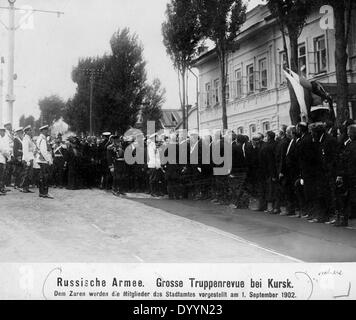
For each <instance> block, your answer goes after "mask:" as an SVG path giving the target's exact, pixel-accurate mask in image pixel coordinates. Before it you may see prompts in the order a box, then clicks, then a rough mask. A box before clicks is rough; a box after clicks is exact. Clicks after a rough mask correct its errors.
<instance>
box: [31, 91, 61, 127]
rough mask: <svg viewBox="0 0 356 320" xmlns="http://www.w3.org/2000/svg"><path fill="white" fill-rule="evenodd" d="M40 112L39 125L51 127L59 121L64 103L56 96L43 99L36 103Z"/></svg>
mask: <svg viewBox="0 0 356 320" xmlns="http://www.w3.org/2000/svg"><path fill="white" fill-rule="evenodd" d="M38 105H39V107H40V111H41V117H40V119H41V123H42V124H43V125H44V124H48V125H51V124H52V123H53V122H54V121H57V120H59V119H60V118H61V117H62V115H63V111H64V109H65V102H64V101H63V99H62V98H60V97H59V96H57V95H52V96H49V97H45V98H43V99H41V100H40V101H39V102H38Z"/></svg>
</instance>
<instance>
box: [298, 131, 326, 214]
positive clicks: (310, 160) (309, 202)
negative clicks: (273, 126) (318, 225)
mask: <svg viewBox="0 0 356 320" xmlns="http://www.w3.org/2000/svg"><path fill="white" fill-rule="evenodd" d="M298 128H299V129H298V130H300V138H299V141H298V163H299V179H298V184H299V185H300V186H302V187H303V188H304V196H305V212H306V214H304V215H303V216H302V217H303V218H308V219H309V220H313V219H314V218H316V217H317V205H318V200H317V198H316V195H317V194H318V192H317V187H316V184H315V183H316V181H317V177H318V175H319V172H320V170H321V159H320V158H319V157H318V145H317V143H316V142H315V141H314V140H313V138H312V136H311V134H310V133H309V131H308V127H307V126H298Z"/></svg>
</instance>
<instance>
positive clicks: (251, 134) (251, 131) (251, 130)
mask: <svg viewBox="0 0 356 320" xmlns="http://www.w3.org/2000/svg"><path fill="white" fill-rule="evenodd" d="M256 131H257V128H256V125H255V124H251V125H250V136H251V137H253V136H254V134H255V133H256Z"/></svg>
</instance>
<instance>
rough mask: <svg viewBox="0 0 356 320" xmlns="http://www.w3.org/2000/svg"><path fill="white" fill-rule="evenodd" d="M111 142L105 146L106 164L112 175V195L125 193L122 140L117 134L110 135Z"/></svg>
mask: <svg viewBox="0 0 356 320" xmlns="http://www.w3.org/2000/svg"><path fill="white" fill-rule="evenodd" d="M112 140H113V143H112V144H110V145H109V146H108V147H107V164H108V168H109V170H110V173H111V174H112V176H113V185H112V193H113V195H114V196H120V195H125V192H124V190H123V187H124V183H125V182H124V176H125V167H126V165H125V150H124V148H123V145H122V143H123V141H122V139H120V137H119V136H113V137H112Z"/></svg>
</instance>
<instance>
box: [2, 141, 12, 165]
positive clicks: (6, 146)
mask: <svg viewBox="0 0 356 320" xmlns="http://www.w3.org/2000/svg"><path fill="white" fill-rule="evenodd" d="M10 151H11V150H10V147H9V144H8V140H7V139H6V137H0V163H1V164H6V162H7V159H8V158H9V157H10Z"/></svg>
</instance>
